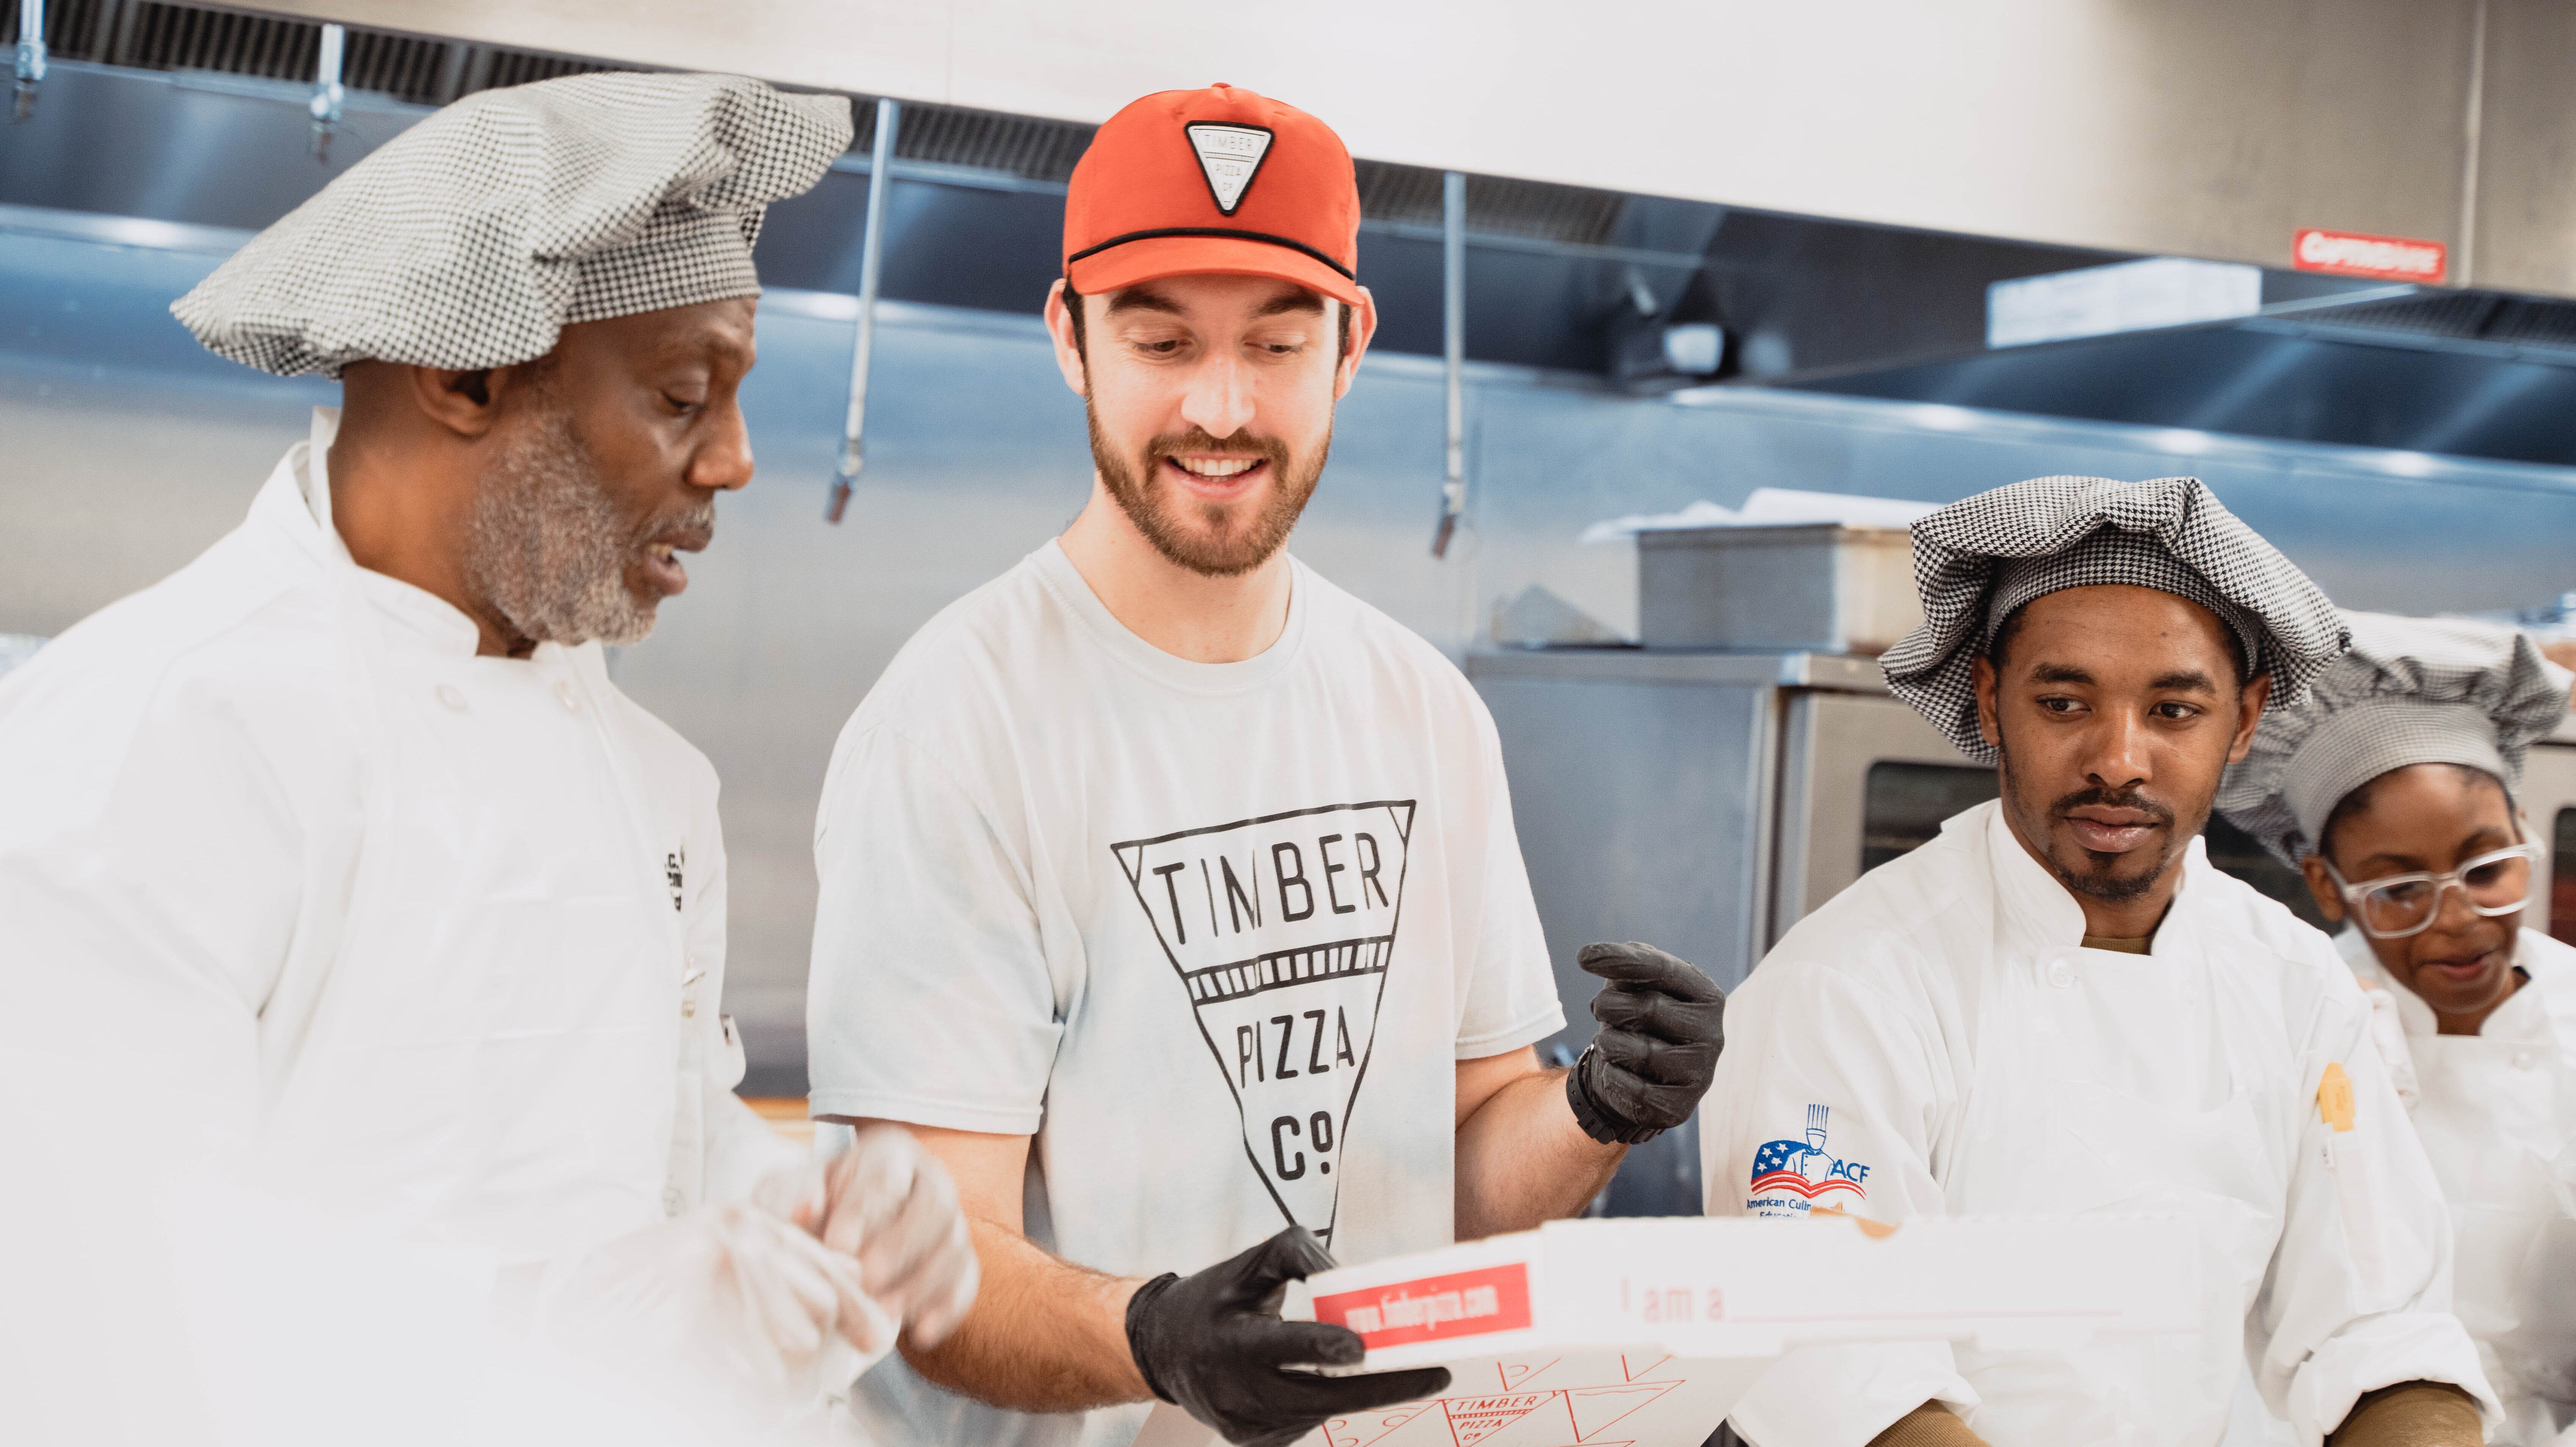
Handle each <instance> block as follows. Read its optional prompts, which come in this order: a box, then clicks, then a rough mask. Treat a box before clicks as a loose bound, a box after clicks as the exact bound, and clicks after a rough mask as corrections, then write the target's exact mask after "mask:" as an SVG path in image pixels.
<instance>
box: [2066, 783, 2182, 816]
mask: <svg viewBox="0 0 2576 1447" xmlns="http://www.w3.org/2000/svg"><path fill="white" fill-rule="evenodd" d="M2088 806H2091V807H2096V808H2103V809H2134V810H2136V811H2137V812H2139V813H2141V814H2144V815H2146V816H2147V817H2149V818H2151V819H2153V820H2155V821H2156V822H2157V823H2159V824H2164V825H2168V826H2170V825H2171V824H2172V823H2173V821H2174V812H2173V810H2171V809H2168V808H2166V807H2165V806H2164V805H2162V804H2159V803H2157V802H2156V801H2155V800H2153V799H2150V798H2148V797H2147V796H2146V795H2144V794H2141V793H2139V792H2138V791H2137V790H2135V789H2118V790H2113V789H2105V788H2103V787H2101V786H2100V785H2098V784H2097V785H2095V786H2094V787H2092V788H2090V789H2078V790H2076V791H2075V792H2074V793H2072V794H2066V795H2063V796H2061V797H2060V798H2059V799H2058V801H2057V802H2056V803H2055V804H2053V805H2050V806H2049V812H2050V813H2052V814H2054V815H2056V816H2057V817H2058V818H2061V819H2063V818H2065V817H2066V816H2067V815H2068V814H2069V813H2071V812H2073V811H2074V810H2077V809H2082V808H2086V807H2088Z"/></svg>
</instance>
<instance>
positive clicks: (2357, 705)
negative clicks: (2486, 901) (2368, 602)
mask: <svg viewBox="0 0 2576 1447" xmlns="http://www.w3.org/2000/svg"><path fill="white" fill-rule="evenodd" d="M2344 619H2345V621H2346V622H2347V623H2349V624H2350V625H2351V627H2352V651H2351V652H2349V653H2347V654H2345V655H2344V656H2343V657H2341V658H2339V659H2337V660H2336V661H2335V663H2334V666H2333V667H2331V668H2328V669H2327V670H2326V671H2325V672H2324V673H2322V674H2320V675H2318V677H2317V682H2316V688H2315V690H2314V692H2313V693H2312V694H2311V696H2310V697H2309V699H2308V701H2307V702H2306V703H2305V704H2304V705H2302V706H2300V707H2298V708H2287V709H2276V710H2273V711H2271V712H2268V713H2266V714H2265V715H2264V716H2263V726H2262V727H2261V728H2260V729H2258V730H2256V732H2255V734H2254V747H2253V749H2252V750H2251V751H2250V752H2248V753H2247V754H2246V756H2245V761H2244V762H2243V763H2240V764H2235V765H2232V766H2231V767H2229V769H2228V770H2227V777H2226V779H2225V781H2224V782H2222V783H2221V784H2220V785H2219V789H2218V810H2219V812H2220V813H2222V814H2225V815H2226V816H2227V818H2228V820H2229V822H2231V823H2233V824H2235V825H2236V826H2237V827H2238V828H2240V829H2242V830H2244V831H2245V832H2246V833H2248V834H2251V835H2253V836H2254V837H2255V838H2256V839H2257V840H2259V841H2261V843H2262V845H2263V847H2264V848H2266V849H2268V850H2270V851H2272V853H2273V854H2274V855H2276V856H2278V857H2279V858H2280V859H2281V860H2282V861H2283V862H2285V863H2288V864H2291V865H2296V864H2297V863H2298V862H2299V860H2300V859H2302V858H2303V857H2305V856H2307V855H2310V854H2314V853H2316V852H2317V851H2318V847H2319V843H2320V840H2321V838H2322V836H2323V834H2324V832H2325V824H2326V820H2327V818H2329V817H2330V816H2331V815H2333V813H2334V810H2335V806H2336V805H2337V804H2340V803H2342V802H2343V801H2344V799H2345V797H2346V796H2348V795H2350V794H2351V793H2352V791H2353V790H2355V789H2358V788H2360V787H2361V786H2362V785H2364V784H2367V783H2369V782H2370V781H2371V780H2373V779H2376V778H2378V777H2379V776H2380V775H2382V774H2384V773H2387V772H2388V771H2389V770H2391V769H2402V768H2404V767H2406V766H2407V765H2409V764H2465V765H2467V766H2468V767H2470V768H2472V769H2482V770H2484V771H2485V772H2487V773H2489V774H2492V775H2494V776H2495V778H2496V780H2497V782H2499V783H2501V784H2503V785H2504V787H2505V791H2506V792H2507V793H2508V794H2510V793H2511V792H2512V791H2513V790H2514V789H2515V788H2516V787H2518V786H2519V785H2520V784H2521V783H2522V760H2523V755H2524V753H2525V752H2526V751H2528V750H2529V749H2530V747H2531V744H2532V741H2533V740H2534V739H2538V738H2541V737H2543V736H2545V735H2546V734H2548V732H2549V731H2550V730H2551V729H2553V728H2556V727H2557V726H2558V721H2559V720H2560V719H2562V718H2565V717H2566V716H2567V691H2568V684H2569V677H2568V673H2567V670H2565V669H2563V668H2560V667H2559V666H2558V665H2557V664H2554V663H2551V662H2550V661H2548V660H2547V659H2545V658H2543V657H2541V656H2540V650H2539V648H2537V647H2535V646H2534V645H2533V643H2532V641H2531V640H2530V639H2529V638H2527V637H2525V636H2523V635H2522V634H2520V633H2518V632H2515V631H2514V630H2513V629H2510V628H2504V627H2499V626H2497V625H2494V624H2490V623H2471V622H2466V621H2461V620H2455V619H2443V618H2395V617H2390V616H2389V615H2387V614H2384V613H2347V614H2345V615H2344Z"/></svg>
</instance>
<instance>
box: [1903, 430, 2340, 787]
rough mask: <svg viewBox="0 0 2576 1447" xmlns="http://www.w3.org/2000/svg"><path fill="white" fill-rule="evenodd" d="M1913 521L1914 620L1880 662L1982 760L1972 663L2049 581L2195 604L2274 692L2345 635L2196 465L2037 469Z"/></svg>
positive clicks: (1986, 758) (2302, 579)
mask: <svg viewBox="0 0 2576 1447" xmlns="http://www.w3.org/2000/svg"><path fill="white" fill-rule="evenodd" d="M1913 532H1914V586H1915V589H1916V591H1918V592H1920V593H1921V594H1922V595H1923V623H1922V626H1920V627H1918V628H1916V629H1915V630H1914V631H1913V632H1912V633H1909V634H1907V635H1906V636H1905V637H1904V638H1903V639H1901V640H1899V641H1898V643H1897V645H1896V646H1895V647H1893V648H1891V649H1889V650H1888V651H1887V652H1886V653H1885V654H1884V655H1883V656H1882V657H1881V658H1880V659H1879V666H1880V668H1881V669H1883V670H1884V671H1885V672H1886V674H1887V686H1888V689H1889V690H1890V691H1891V692H1893V693H1894V694H1895V695H1896V696H1897V697H1899V698H1901V699H1904V700H1905V701H1906V702H1907V703H1910V704H1912V705H1914V708H1915V711H1916V712H1918V713H1920V714H1922V715H1923V716H1924V717H1925V718H1927V719H1930V720H1931V721H1932V726H1933V727H1935V728H1937V729H1939V730H1940V731H1941V732H1942V733H1943V734H1944V735H1946V736H1948V738H1949V740H1950V742H1951V743H1953V744H1955V745H1957V746H1958V749H1959V751H1960V752H1961V753H1963V754H1966V755H1967V756H1968V757H1970V758H1972V759H1976V760H1978V761H1979V762H1982V763H1989V764H1990V763H1993V762H1994V761H1995V757H1996V752H1995V750H1994V748H1993V747H1991V746H1990V745H1988V744H1987V743H1986V741H1985V739H1984V737H1983V736H1982V735H1981V734H1980V733H1979V732H1978V729H1977V697H1976V690H1975V687H1974V685H1973V684H1972V683H1971V681H1970V675H1971V671H1972V670H1973V669H1974V668H1975V666H1976V661H1977V658H1978V656H1979V655H1980V654H1981V653H1983V652H1984V651H1985V648H1986V645H1988V644H1990V643H1992V642H1993V641H1994V636H1995V634H1996V632H1997V631H1998V630H1999V629H2001V628H2002V627H2003V625H2004V621H2005V620H2006V619H2008V618H2010V617H2011V616H2012V615H2013V613H2014V612H2015V611H2016V610H2017V609H2019V608H2020V607H2021V606H2022V605H2023V604H2025V603H2028V602H2030V601H2031V600H2032V599H2034V598H2038V597H2042V596H2044V595H2046V594H2049V593H2055V592H2060V591H2062V590H2064V589H2067V588H2089V587H2096V586H2099V585H2102V584H2109V583H2126V584H2131V585H2134V586H2137V587H2142V588H2155V589H2158V590H2160V591H2162V592H2167V593H2171V594H2173V595H2175V596H2176V597H2180V598H2187V599H2189V600H2191V601H2192V602H2194V603H2198V604H2200V605H2201V606H2202V607H2204V608H2207V609H2209V610H2210V611H2211V612H2213V613H2215V614H2217V615H2218V616H2219V618H2220V619H2221V620H2223V621H2224V622H2225V623H2226V624H2227V626H2228V628H2229V629H2230V630H2231V631H2233V632H2234V633H2235V635H2236V640H2237V642H2238V644H2239V645H2240V646H2241V647H2242V648H2243V649H2244V651H2245V662H2246V666H2247V667H2249V668H2251V669H2252V670H2253V671H2255V672H2257V673H2269V674H2271V675H2272V699H2273V702H2274V704H2276V705H2277V704H2281V703H2288V702H2295V701H2297V700H2298V699H2299V698H2301V697H2303V696H2304V695H2305V694H2306V692H2307V689H2308V684H2309V681H2310V680H2312V679H2313V678H2315V677H2316V675H2317V671H2318V670H2319V669H2322V668H2324V667H2325V666H2326V664H2328V663H2329V662H2331V661H2333V659H2334V657H2335V655H2337V654H2339V653H2341V652H2342V651H2343V648H2344V642H2345V639H2344V631H2343V623H2342V620H2341V619H2340V618H2338V617H2337V616H2336V613H2335V609H2334V604H2332V603H2330V602H2328V601H2327V600H2326V595H2325V594H2324V593H2322V592H2319V591H2318V590H2317V585H2316V584H2314V583H2311V582H2309V581H2308V577H2307V575H2306V574H2305V573H2302V572H2300V571H2299V570H2298V568H2297V567H2296V566H2295V565H2293V564H2292V563H2291V562H2290V560H2289V559H2287V558H2285V557H2282V556H2281V554H2280V553H2279V551H2277V550H2276V549H2274V548H2273V546H2272V545H2271V544H2270V543H2267V542H2265V541H2263V539H2262V537H2261V536H2260V535H2258V534H2257V533H2256V532H2255V531H2254V530H2253V529H2252V528H2249V527H2247V526H2246V525H2245V524H2244V523H2243V522H2241V521H2239V520H2238V519H2237V517H2236V515H2235V514H2234V513H2231V512H2229V511H2228V510H2227V509H2226V508H2225V507H2224V506H2222V505H2220V503H2219V501H2218V498H2217V497H2216V496H2215V495H2214V494H2212V493H2211V492H2210V490H2209V488H2208V487H2207V486H2206V485H2204V484H2203V483H2202V482H2201V480H2200V479H2199V478H2196V477H2158V478H2152V479H2149V480H2148V481H2145V482H2115V481H2113V480H2112V479H2110V478H2107V477H2034V478H2032V479H2030V480H2029V481H2027V482H2016V483H2014V484H2012V485H2011V486H2009V487H1999V488H1996V489H1995V490H1994V491H1992V492H1981V493H1979V494H1977V495H1976V496H1975V497H1971V498H1964V499H1961V500H1960V501H1958V502H1954V503H1952V504H1950V505H1949V506H1947V507H1944V508H1941V509H1939V510H1938V511H1935V512H1932V513H1929V514H1927V515H1925V516H1924V517H1922V518H1920V519H1917V520H1916V522H1915V523H1914V528H1913Z"/></svg>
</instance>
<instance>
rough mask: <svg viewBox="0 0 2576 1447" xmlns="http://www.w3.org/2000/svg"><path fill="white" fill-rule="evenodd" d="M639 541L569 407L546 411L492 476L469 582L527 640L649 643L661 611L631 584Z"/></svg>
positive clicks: (476, 516) (478, 513) (468, 566)
mask: <svg viewBox="0 0 2576 1447" xmlns="http://www.w3.org/2000/svg"><path fill="white" fill-rule="evenodd" d="M639 545H640V539H639V537H638V535H637V534H636V532H635V530H634V529H633V528H632V527H630V526H629V525H628V524H627V523H626V522H624V520H623V519H622V518H621V516H620V514H619V510H618V507H617V504H616V501H615V500H614V499H612V498H611V497H610V496H609V495H608V489H607V487H606V485H605V484H603V483H602V482H601V481H600V478H599V466H598V463H597V462H596V460H594V459H593V458H592V457H591V455H590V450H589V449H588V448H587V447H584V446H583V445H582V443H581V439H580V438H578V437H576V436H574V435H573V429H572V418H571V416H570V414H569V413H567V412H566V411H565V410H564V409H563V408H562V407H560V406H556V405H552V404H551V403H548V404H547V405H545V406H543V408H542V410H541V411H539V412H538V413H537V414H536V415H535V416H533V417H531V418H530V419H529V420H528V422H527V424H526V425H525V426H524V427H523V428H521V429H520V430H519V432H518V433H517V435H516V436H514V437H512V438H510V439H509V440H508V441H507V442H506V443H504V444H503V446H502V448H501V451H500V455H499V456H498V457H497V458H496V459H495V460H494V462H493V464H492V466H491V468H490V470H488V471H486V472H485V473H484V475H483V482H482V486H481V488H480V489H479V490H478V491H477V492H476V493H475V495H474V511H473V515H472V518H471V520H470V522H469V525H468V531H467V535H466V554H465V576H466V580H467V582H468V583H469V584H471V585H472V587H473V588H474V590H475V591H476V592H477V593H479V594H481V595H482V597H483V598H484V599H485V600H486V601H487V602H489V603H490V604H491V606H492V607H493V608H495V609H496V610H498V611H499V612H500V614H501V616H502V617H503V618H506V619H508V620H509V622H510V626H511V627H513V628H516V629H517V630H518V631H519V632H520V633H521V634H522V635H524V636H526V637H528V638H532V639H534V640H536V641H538V642H540V643H560V644H563V645H564V646H566V647H570V646H572V645H574V644H578V643H586V642H589V641H590V640H592V639H597V640H599V641H600V642H602V643H607V644H614V645H623V644H629V643H641V642H643V641H644V639H645V638H646V637H647V636H649V635H650V634H651V633H652V631H653V614H654V607H653V605H652V604H649V603H639V602H637V601H636V599H635V595H634V594H633V593H632V592H631V591H629V590H628V588H627V586H626V569H627V566H628V565H629V564H630V563H632V562H633V561H634V560H635V554H636V550H637V548H638V546H639Z"/></svg>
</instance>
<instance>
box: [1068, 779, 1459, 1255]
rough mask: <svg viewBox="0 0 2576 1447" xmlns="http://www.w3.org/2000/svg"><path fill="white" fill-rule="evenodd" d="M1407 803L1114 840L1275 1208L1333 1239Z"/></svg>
mask: <svg viewBox="0 0 2576 1447" xmlns="http://www.w3.org/2000/svg"><path fill="white" fill-rule="evenodd" d="M1413 813H1414V801H1413V800H1411V799H1393V800H1385V799H1382V800H1377V801H1374V802H1371V803H1365V804H1328V805H1325V806H1323V807H1321V808H1315V809H1299V810H1295V811H1293V812H1290V813H1285V814H1271V815H1266V816H1264V817H1262V818H1259V819H1245V820H1240V821H1238V822H1235V823H1232V824H1217V825H1212V826H1209V827H1207V828H1204V829H1186V830H1183V831H1181V832H1179V833H1177V834H1165V835H1161V836H1159V837H1157V838H1153V839H1137V840H1130V841H1129V842H1127V843H1124V844H1113V845H1111V846H1110V852H1111V853H1113V854H1115V855H1116V856H1117V858H1118V867H1119V869H1120V871H1121V872H1122V873H1124V874H1125V875H1126V877H1127V883H1128V885H1129V886H1130V887H1132V888H1133V889H1134V890H1135V892H1136V903H1137V904H1138V905H1139V906H1141V907H1142V908H1143V909H1144V911H1145V915H1146V918H1147V919H1149V920H1151V921H1152V922H1153V926H1154V936H1155V938H1156V939H1157V940H1159V941H1160V942H1161V944H1162V947H1163V957H1164V959H1165V960H1166V961H1168V962H1169V963H1170V965H1171V967H1172V968H1173V970H1174V971H1176V972H1177V973H1178V974H1179V976H1180V984H1181V988H1182V989H1183V991H1185V992H1186V993H1187V995H1188V998H1189V1002H1190V1009H1191V1012H1192V1014H1193V1015H1194V1016H1195V1017H1196V1020H1197V1023H1198V1028H1199V1035H1200V1037H1201V1038H1202V1039H1203V1040H1204V1041H1205V1042H1206V1045H1207V1049H1208V1054H1209V1055H1210V1057H1211V1058H1212V1059H1213V1060H1214V1061H1215V1064H1216V1069H1217V1073H1218V1074H1219V1075H1221V1076H1223V1077H1224V1079H1225V1088H1226V1090H1227V1091H1228V1092H1229V1093H1230V1094H1231V1095H1232V1096H1233V1098H1234V1103H1235V1109H1236V1113H1237V1115H1238V1116H1239V1117H1240V1119H1241V1121H1242V1127H1243V1152H1244V1156H1245V1157H1246V1158H1247V1159H1248V1160H1249V1161H1250V1162H1251V1163H1252V1169H1253V1172H1254V1174H1256V1175H1257V1176H1258V1177H1259V1178H1260V1180H1261V1184H1262V1186H1263V1187H1264V1188H1265V1189H1266V1190H1267V1191H1268V1192H1269V1193H1270V1198H1271V1200H1272V1201H1274V1202H1276V1203H1277V1205H1278V1207H1279V1214H1280V1215H1282V1216H1283V1217H1285V1218H1287V1220H1288V1221H1289V1222H1290V1223H1292V1224H1296V1225H1302V1226H1304V1227H1306V1228H1307V1229H1308V1230H1310V1231H1313V1232H1314V1233H1315V1234H1316V1235H1317V1236H1320V1237H1322V1238H1323V1239H1324V1240H1325V1241H1326V1242H1327V1243H1329V1242H1331V1240H1332V1239H1333V1225H1334V1220H1335V1217H1336V1214H1337V1212H1338V1210H1339V1206H1340V1201H1341V1190H1340V1187H1341V1178H1340V1176H1339V1175H1338V1174H1337V1170H1338V1167H1339V1164H1340V1161H1341V1154H1342V1144H1343V1141H1344V1138H1345V1137H1346V1135H1347V1134H1348V1132H1349V1127H1350V1120H1351V1108H1352V1105H1353V1104H1354V1102H1355V1101H1356V1100H1357V1098H1358V1094H1359V1086H1360V1081H1361V1080H1362V1079H1364V1078H1365V1077H1366V1074H1367V1070H1368V1062H1369V1049H1370V1047H1371V1046H1372V1045H1373V1044H1374V1043H1375V1042H1376V1039H1377V1012H1378V1005H1379V1002H1380V1001H1381V1000H1383V999H1384V998H1385V994H1386V971H1387V966H1388V964H1389V963H1390V961H1391V960H1392V959H1393V957H1394V954H1395V932H1396V921H1397V917H1398V916H1399V915H1400V914H1401V913H1402V909H1403V904H1404V867H1405V856H1406V850H1407V847H1408V845H1409V844H1410V842H1411V840H1412V835H1413Z"/></svg>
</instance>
